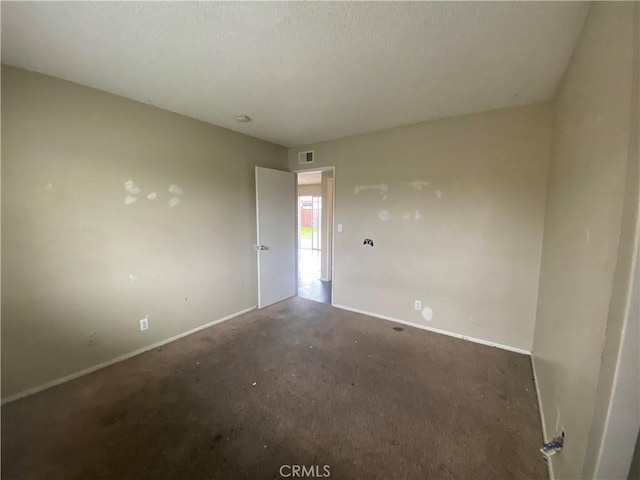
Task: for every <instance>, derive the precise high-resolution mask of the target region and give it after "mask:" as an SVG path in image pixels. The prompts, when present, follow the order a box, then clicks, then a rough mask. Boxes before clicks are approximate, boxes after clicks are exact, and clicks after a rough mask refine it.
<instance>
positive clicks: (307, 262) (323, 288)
mask: <svg viewBox="0 0 640 480" xmlns="http://www.w3.org/2000/svg"><path fill="white" fill-rule="evenodd" d="M298 296H300V297H304V298H308V299H309V300H315V301H316V302H322V303H328V304H331V282H323V281H322V280H320V250H312V249H310V248H301V249H299V250H298Z"/></svg>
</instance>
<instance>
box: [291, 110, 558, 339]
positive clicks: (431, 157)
mask: <svg viewBox="0 0 640 480" xmlns="http://www.w3.org/2000/svg"><path fill="white" fill-rule="evenodd" d="M550 129H551V106H550V104H538V105H533V106H528V107H522V108H513V109H506V110H499V111H493V112H488V113H482V114H477V115H469V116H464V117H456V118H450V119H444V120H438V121H433V122H427V123H421V124H416V125H411V126H407V127H402V128H397V129H392V130H386V131H382V132H376V133H370V134H365V135H358V136H355V137H349V138H344V139H341V140H335V141H329V142H324V143H319V144H316V145H307V146H303V147H300V148H294V149H290V150H289V167H290V168H291V169H298V168H300V167H299V166H298V165H297V155H298V152H299V151H302V150H307V149H313V150H314V151H315V159H316V160H315V163H314V164H313V166H312V167H313V168H318V167H323V166H332V165H334V166H335V167H336V173H335V175H336V179H335V189H336V205H335V223H336V224H342V225H343V227H344V231H343V233H338V232H337V231H336V233H335V251H334V255H335V257H334V268H335V276H334V279H333V281H334V294H335V298H334V302H335V303H336V304H339V305H340V304H341V305H346V306H348V307H350V308H354V309H359V310H364V311H369V312H373V313H376V314H379V315H384V316H389V317H394V318H398V319H401V320H405V321H409V322H413V323H416V324H421V325H426V326H429V327H433V328H437V329H442V330H446V331H449V332H454V333H457V334H462V335H467V336H470V337H476V338H479V339H482V340H486V341H490V342H495V343H499V344H503V345H507V346H510V347H514V348H518V349H524V350H530V348H531V342H532V338H533V322H534V317H535V306H536V298H537V290H538V272H539V265H540V251H541V245H542V227H543V216H544V205H545V191H546V183H547V170H548V160H549V149H550V135H551V134H550ZM420 182H428V184H424V183H420ZM371 187H375V188H371ZM367 237H369V238H372V239H373V240H374V247H373V248H371V247H369V246H364V245H363V239H364V238H367ZM415 300H421V301H422V302H423V305H424V306H426V307H429V308H430V309H431V310H432V311H433V316H432V318H431V320H430V321H429V320H427V319H426V318H429V315H428V314H427V313H428V312H426V311H425V312H424V316H423V315H422V312H420V311H416V310H415V309H414V301H415ZM425 317H426V318H425Z"/></svg>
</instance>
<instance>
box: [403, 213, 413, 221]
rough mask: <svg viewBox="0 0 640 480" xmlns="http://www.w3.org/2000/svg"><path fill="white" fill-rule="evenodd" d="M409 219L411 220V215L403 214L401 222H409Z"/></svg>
mask: <svg viewBox="0 0 640 480" xmlns="http://www.w3.org/2000/svg"><path fill="white" fill-rule="evenodd" d="M409 219H411V214H410V213H405V214H404V215H403V216H402V220H409Z"/></svg>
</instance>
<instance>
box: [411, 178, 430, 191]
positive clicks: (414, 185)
mask: <svg viewBox="0 0 640 480" xmlns="http://www.w3.org/2000/svg"><path fill="white" fill-rule="evenodd" d="M405 185H408V186H410V187H411V188H413V189H414V190H422V189H423V188H424V187H426V186H427V185H429V182H426V181H423V180H414V181H413V182H408V183H405Z"/></svg>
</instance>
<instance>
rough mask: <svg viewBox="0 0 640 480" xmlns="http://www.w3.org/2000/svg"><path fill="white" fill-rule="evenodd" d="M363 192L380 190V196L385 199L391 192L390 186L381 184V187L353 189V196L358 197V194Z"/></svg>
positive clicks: (365, 186) (371, 186)
mask: <svg viewBox="0 0 640 480" xmlns="http://www.w3.org/2000/svg"><path fill="white" fill-rule="evenodd" d="M363 190H379V191H380V195H381V196H382V197H384V196H385V195H386V194H387V192H388V191H389V185H387V184H386V183H381V184H380V185H356V186H355V188H354V189H353V194H354V195H358V193H360V192H362V191H363Z"/></svg>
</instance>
